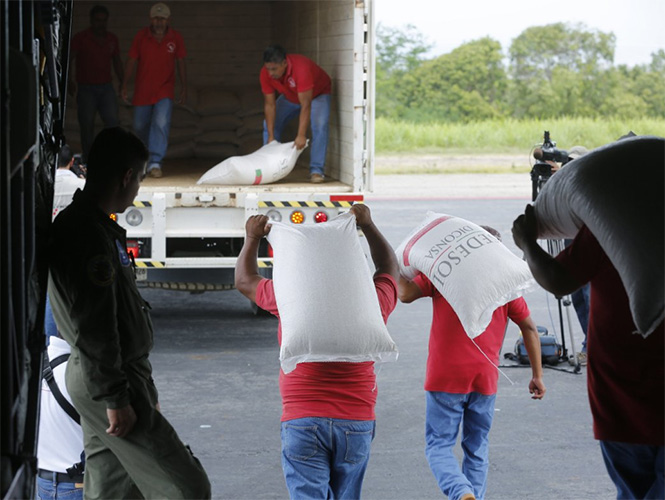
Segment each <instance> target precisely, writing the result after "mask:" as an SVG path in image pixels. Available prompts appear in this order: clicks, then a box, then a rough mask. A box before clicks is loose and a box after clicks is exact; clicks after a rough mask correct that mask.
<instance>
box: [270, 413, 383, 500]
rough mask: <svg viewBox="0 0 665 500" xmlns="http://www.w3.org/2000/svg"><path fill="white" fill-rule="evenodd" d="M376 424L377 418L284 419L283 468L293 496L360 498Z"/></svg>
mask: <svg viewBox="0 0 665 500" xmlns="http://www.w3.org/2000/svg"><path fill="white" fill-rule="evenodd" d="M375 428H376V423H375V422H374V421H373V420H368V421H359V420H342V419H335V418H320V417H308V418H298V419H295V420H289V421H288V422H282V433H281V434H282V469H283V471H284V479H285V480H286V487H287V489H288V490H289V495H290V497H291V498H292V499H295V498H297V499H301V498H324V499H326V498H353V499H357V498H360V490H361V488H362V483H363V478H364V477H365V470H366V469H367V463H368V462H369V452H370V446H371V443H372V439H374V431H375Z"/></svg>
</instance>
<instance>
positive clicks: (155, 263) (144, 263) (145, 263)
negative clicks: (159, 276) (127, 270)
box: [136, 260, 166, 267]
mask: <svg viewBox="0 0 665 500" xmlns="http://www.w3.org/2000/svg"><path fill="white" fill-rule="evenodd" d="M136 267H166V266H165V265H164V262H161V261H159V260H137V261H136Z"/></svg>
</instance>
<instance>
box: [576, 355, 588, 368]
mask: <svg viewBox="0 0 665 500" xmlns="http://www.w3.org/2000/svg"><path fill="white" fill-rule="evenodd" d="M577 361H579V363H580V365H582V366H586V361H587V359H586V352H578V353H577Z"/></svg>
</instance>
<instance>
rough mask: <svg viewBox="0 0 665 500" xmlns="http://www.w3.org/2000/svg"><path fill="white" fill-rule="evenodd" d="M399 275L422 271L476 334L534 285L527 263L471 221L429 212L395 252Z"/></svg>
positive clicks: (411, 277)
mask: <svg viewBox="0 0 665 500" xmlns="http://www.w3.org/2000/svg"><path fill="white" fill-rule="evenodd" d="M396 254H397V260H398V262H399V265H400V272H401V274H402V275H403V276H404V277H405V278H407V279H410V280H412V279H413V278H415V277H416V275H417V274H418V271H420V272H421V273H423V274H424V275H425V276H427V278H428V279H429V280H430V281H431V282H432V284H433V285H434V286H435V287H436V289H437V290H438V291H439V293H441V295H442V296H443V297H444V298H445V299H446V300H447V301H448V303H449V304H450V306H451V307H452V308H453V310H454V311H455V313H456V314H457V317H458V318H459V320H460V323H461V324H462V326H463V327H464V330H465V331H466V333H467V335H468V336H469V337H471V338H475V337H477V336H478V335H480V334H481V333H483V332H484V331H485V329H486V328H487V326H488V325H489V324H490V321H491V319H492V314H493V313H494V311H495V310H496V309H497V308H498V307H500V306H502V305H504V304H506V303H508V302H510V301H511V300H513V299H516V298H517V297H519V296H521V295H522V292H523V291H524V290H526V289H527V288H529V287H530V286H532V285H533V284H534V281H533V277H532V275H531V271H529V266H527V264H526V263H525V262H524V261H523V260H522V259H520V258H519V257H517V256H516V255H515V254H513V253H512V252H511V251H510V250H508V248H506V246H504V245H503V244H502V243H501V242H500V241H499V240H498V239H496V238H495V237H494V236H492V235H491V234H490V233H488V232H487V231H485V230H484V229H483V228H481V227H480V226H477V225H476V224H474V223H473V222H469V221H467V220H464V219H461V218H459V217H454V216H452V215H445V214H437V213H434V212H428V213H427V216H426V217H425V220H423V222H422V223H421V224H420V225H419V226H418V227H417V228H416V229H415V230H414V231H413V232H412V233H411V234H410V235H409V236H408V237H407V238H406V239H405V240H404V241H403V242H402V244H401V245H400V246H399V247H398V248H397V250H396Z"/></svg>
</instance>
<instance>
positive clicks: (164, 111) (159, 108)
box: [134, 97, 173, 172]
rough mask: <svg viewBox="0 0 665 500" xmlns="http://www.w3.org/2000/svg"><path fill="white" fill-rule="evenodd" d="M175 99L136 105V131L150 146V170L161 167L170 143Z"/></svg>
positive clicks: (166, 98)
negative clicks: (147, 104)
mask: <svg viewBox="0 0 665 500" xmlns="http://www.w3.org/2000/svg"><path fill="white" fill-rule="evenodd" d="M172 111H173V100H172V99H169V98H168V97H165V98H164V99H162V100H161V101H157V102H156V103H155V104H151V105H150V106H134V132H136V135H137V136H139V139H141V140H142V141H143V143H144V144H145V145H146V146H147V147H148V151H150V159H149V160H148V172H149V171H150V170H152V169H153V168H157V167H159V168H161V166H162V160H163V159H164V155H165V154H166V148H168V145H169V132H170V130H171V112H172Z"/></svg>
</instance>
